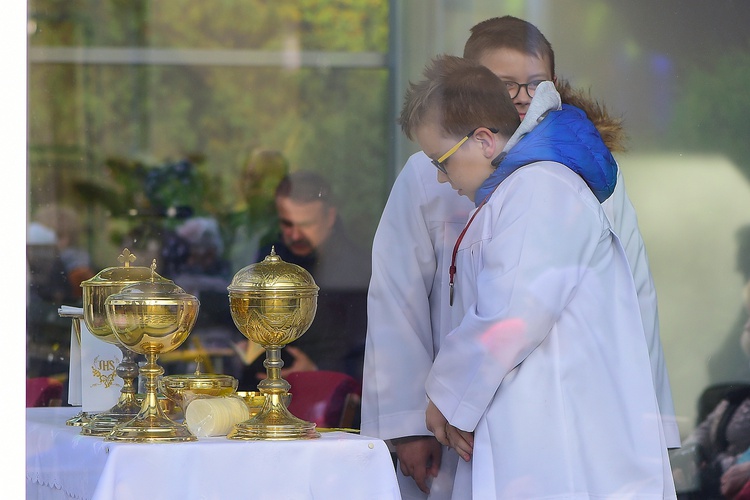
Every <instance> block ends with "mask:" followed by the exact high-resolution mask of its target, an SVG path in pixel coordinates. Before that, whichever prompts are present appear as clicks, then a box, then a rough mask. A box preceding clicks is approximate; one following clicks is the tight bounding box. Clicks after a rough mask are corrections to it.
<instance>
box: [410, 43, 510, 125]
mask: <svg viewBox="0 0 750 500" xmlns="http://www.w3.org/2000/svg"><path fill="white" fill-rule="evenodd" d="M423 76H424V79H423V80H421V81H419V82H417V83H410V84H409V88H408V89H407V90H406V94H405V97H404V105H403V107H402V108H401V115H400V117H399V120H398V121H399V124H400V125H401V129H402V130H403V132H404V134H406V136H407V137H408V138H409V139H413V137H414V134H415V131H416V129H417V128H418V127H420V126H422V125H423V124H425V123H426V122H428V121H432V120H435V121H437V122H438V124H439V125H440V127H441V128H442V129H443V131H444V132H445V133H446V134H448V135H450V136H456V137H459V136H462V135H465V134H467V133H469V132H470V131H472V130H474V129H476V128H477V127H488V128H494V129H497V130H498V131H499V133H500V135H502V136H504V137H510V136H511V135H513V132H515V130H516V129H517V128H518V125H519V124H520V119H519V117H518V111H516V109H515V106H514V105H513V101H511V99H510V96H509V95H508V91H507V89H506V88H505V84H504V83H503V82H502V81H501V80H500V79H499V78H498V77H497V76H495V74H494V73H492V71H490V70H489V69H487V68H485V67H484V66H482V65H481V64H478V63H476V62H474V61H470V60H468V59H464V58H462V57H456V56H448V55H442V56H438V57H436V58H435V59H433V60H432V61H431V62H430V63H429V64H428V65H427V66H426V67H425V70H424V72H423Z"/></svg>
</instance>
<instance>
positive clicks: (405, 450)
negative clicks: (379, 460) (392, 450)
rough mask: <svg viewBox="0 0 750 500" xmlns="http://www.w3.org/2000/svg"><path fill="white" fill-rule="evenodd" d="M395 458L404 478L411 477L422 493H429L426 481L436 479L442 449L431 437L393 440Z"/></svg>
mask: <svg viewBox="0 0 750 500" xmlns="http://www.w3.org/2000/svg"><path fill="white" fill-rule="evenodd" d="M393 444H394V446H395V447H396V456H397V457H398V462H399V466H400V467H401V472H402V473H403V474H404V476H408V477H411V478H412V479H414V482H415V483H417V486H418V487H419V489H420V490H422V491H423V492H424V493H427V494H429V493H430V487H429V485H428V484H427V481H428V480H429V479H430V478H434V477H437V475H438V470H440V461H441V459H442V455H443V448H442V447H441V446H440V443H438V442H437V440H436V439H435V438H433V437H432V436H412V437H407V438H400V439H394V440H393Z"/></svg>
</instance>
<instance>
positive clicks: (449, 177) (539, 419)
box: [375, 56, 675, 499]
mask: <svg viewBox="0 0 750 500" xmlns="http://www.w3.org/2000/svg"><path fill="white" fill-rule="evenodd" d="M503 90H504V83H503V82H502V81H500V80H499V79H498V78H497V77H496V76H495V75H494V74H493V73H492V72H491V71H490V70H488V69H487V68H486V67H484V66H481V65H479V64H476V63H473V62H470V61H468V60H465V59H461V58H456V57H450V56H443V57H441V58H438V59H436V60H435V61H433V63H432V64H431V65H430V66H429V67H428V68H427V70H426V71H425V80H423V81H422V82H419V83H417V84H412V85H411V86H410V88H409V90H408V91H407V95H406V98H405V104H404V107H403V110H402V113H401V118H400V122H401V125H402V128H403V130H404V132H405V133H406V135H407V136H408V137H410V138H412V137H415V138H416V140H417V142H419V144H420V146H421V148H422V150H423V151H424V152H425V154H426V155H427V156H428V157H430V158H431V159H432V160H433V164H434V165H435V166H436V167H437V168H438V170H439V174H438V180H439V181H441V182H448V183H450V185H451V187H452V188H453V189H455V190H457V191H458V193H459V194H462V195H464V196H466V197H467V198H469V199H470V200H472V201H473V202H474V204H475V207H476V208H475V209H474V210H473V212H472V214H471V217H470V218H469V221H468V222H467V224H466V226H465V229H464V231H463V232H462V233H461V236H460V237H459V240H458V241H457V242H456V247H455V251H454V252H453V253H452V261H451V273H450V274H451V281H452V283H453V290H454V294H455V295H454V298H453V300H454V302H455V303H456V306H457V307H458V308H459V309H460V310H462V311H464V316H463V319H462V320H461V321H460V323H459V325H458V326H457V327H456V328H454V329H453V330H452V331H451V332H450V333H449V334H448V335H446V336H445V337H444V338H443V339H441V343H440V350H439V352H438V353H437V355H436V357H435V360H434V362H433V364H432V367H431V368H430V370H429V374H428V376H427V381H426V392H427V396H428V398H429V403H428V406H427V411H426V426H427V428H428V429H429V430H430V431H431V432H433V433H434V435H435V437H436V438H437V439H438V441H440V442H441V443H442V444H443V445H447V446H450V447H451V448H453V449H455V450H456V451H457V452H458V454H459V456H460V457H461V458H462V459H463V460H461V461H459V465H458V469H457V470H456V476H455V480H454V482H453V485H452V487H451V488H450V489H451V493H452V498H454V499H461V498H481V499H485V498H523V499H532V498H552V497H554V498H599V497H601V498H605V497H606V498H610V497H629V498H654V499H657V498H665V497H666V498H671V497H675V493H674V486H673V483H672V479H671V472H670V467H669V459H668V456H667V445H666V442H665V435H664V429H663V426H662V421H661V418H660V411H659V404H658V401H657V397H656V393H655V389H654V383H653V378H652V373H651V363H650V360H649V347H648V344H647V341H646V336H645V334H644V331H643V324H642V322H641V317H640V314H639V304H638V298H637V293H636V289H635V284H634V281H633V277H632V275H631V273H630V268H629V266H628V263H627V258H626V256H625V252H624V250H623V248H622V245H621V244H620V242H619V240H618V239H617V237H616V236H615V235H614V233H613V232H612V229H611V227H610V224H609V222H608V219H607V217H606V215H605V213H604V210H603V209H602V207H601V202H602V201H604V200H606V199H607V198H608V197H609V196H610V195H611V194H612V191H613V190H614V186H615V181H616V177H617V166H616V163H615V161H614V159H613V158H612V156H611V154H610V152H609V150H608V149H607V148H606V147H605V146H604V144H603V143H602V142H601V138H600V137H599V135H598V133H597V132H596V129H595V128H594V127H593V125H592V124H591V122H589V121H587V120H582V119H581V115H582V114H583V112H582V111H580V110H579V109H577V108H575V107H571V106H560V101H559V95H558V94H557V92H556V91H555V89H554V86H553V84H552V83H551V82H546V83H542V84H539V85H538V88H537V95H536V96H535V100H534V102H532V106H531V108H530V109H529V111H528V113H527V114H526V117H525V119H524V122H523V123H522V124H521V127H520V128H519V127H518V125H519V117H518V114H517V113H516V111H515V109H514V107H513V104H512V102H511V100H510V97H509V96H508V94H507V92H503ZM516 129H518V130H516ZM375 369H376V370H377V365H376V366H375Z"/></svg>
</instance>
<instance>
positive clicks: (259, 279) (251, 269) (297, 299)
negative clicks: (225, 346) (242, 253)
mask: <svg viewBox="0 0 750 500" xmlns="http://www.w3.org/2000/svg"><path fill="white" fill-rule="evenodd" d="M227 289H228V290H229V305H230V310H231V314H232V319H233V320H234V324H235V325H236V326H237V328H238V329H239V330H240V332H242V334H243V335H244V336H245V337H247V338H248V339H250V340H251V341H253V342H256V343H258V344H260V345H261V346H263V348H265V350H266V360H265V361H264V362H263V366H265V367H266V373H267V375H268V376H267V377H266V378H265V379H264V380H262V381H261V382H260V383H259V384H258V389H259V391H260V392H261V394H263V395H264V396H265V401H264V404H263V409H262V410H261V411H260V412H259V413H258V414H257V415H255V416H254V417H251V418H250V419H248V420H246V421H244V422H241V423H239V424H237V425H236V426H235V427H234V429H233V430H232V431H231V432H230V433H229V434H228V435H227V437H228V438H229V439H245V440H261V439H310V438H316V437H320V434H318V432H317V431H316V430H315V424H314V423H311V422H306V421H304V420H301V419H299V418H297V417H295V416H294V415H292V414H291V413H289V410H288V409H287V407H286V404H285V401H286V400H288V398H289V389H290V388H291V386H290V384H289V382H287V381H286V380H284V379H283V378H281V368H282V367H283V366H284V362H283V361H282V359H281V349H282V348H283V347H284V346H285V345H287V344H288V343H290V342H292V341H294V340H297V339H298V338H299V337H301V336H302V335H303V334H304V333H305V331H307V329H308V328H309V327H310V325H311V324H312V322H313V319H314V318H315V311H316V309H317V304H318V286H317V285H316V284H315V281H314V280H313V277H312V276H311V275H310V273H308V272H307V271H305V270H304V269H303V268H301V267H300V266H297V265H294V264H290V263H287V262H284V261H283V260H281V258H280V257H279V256H278V255H276V253H275V251H274V250H273V249H271V254H270V255H268V256H267V257H266V258H265V259H264V260H263V261H262V262H259V263H257V264H251V265H249V266H247V267H245V268H243V269H241V270H240V271H238V272H237V274H235V276H234V278H233V279H232V283H231V284H230V285H229V287H228V288H227Z"/></svg>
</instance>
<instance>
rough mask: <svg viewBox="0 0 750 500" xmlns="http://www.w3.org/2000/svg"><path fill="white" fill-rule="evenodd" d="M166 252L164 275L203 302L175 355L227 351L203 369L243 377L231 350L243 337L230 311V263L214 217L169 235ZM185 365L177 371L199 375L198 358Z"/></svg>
mask: <svg viewBox="0 0 750 500" xmlns="http://www.w3.org/2000/svg"><path fill="white" fill-rule="evenodd" d="M161 254H162V258H161V261H162V262H164V269H165V271H164V273H165V274H164V276H165V277H167V278H169V279H171V280H172V281H174V282H175V283H176V284H177V285H178V286H180V287H181V288H182V289H183V290H185V292H187V293H189V294H191V295H194V296H195V297H197V298H198V300H199V301H200V304H201V306H200V313H199V314H198V319H197V320H196V324H195V326H194V327H193V331H192V333H191V336H190V338H189V339H188V341H187V342H185V344H184V345H183V346H182V347H181V348H180V349H178V351H176V352H177V353H178V354H179V352H180V351H183V352H186V351H189V350H193V349H195V348H196V347H198V348H199V349H204V350H206V351H207V353H208V354H212V353H213V354H216V353H220V352H223V351H226V352H228V353H229V355H228V356H227V355H219V354H217V355H216V356H215V357H214V358H213V359H211V360H204V363H203V366H202V369H203V370H206V369H207V368H209V367H210V369H211V370H212V371H214V372H217V373H225V374H228V375H232V376H238V375H239V371H240V369H241V366H242V364H241V362H240V360H239V358H237V357H236V356H235V355H234V350H233V348H232V346H233V345H234V343H235V342H237V341H240V340H241V339H242V338H243V337H242V334H240V333H239V331H238V330H237V329H236V328H235V326H234V322H233V321H232V316H231V314H230V312H229V300H228V295H227V293H228V292H227V286H229V283H230V282H231V278H232V275H231V273H230V268H229V262H228V261H227V260H226V259H225V258H224V257H223V255H224V241H223V239H222V236H221V231H220V229H219V224H218V222H217V221H216V219H214V218H212V217H192V218H189V219H187V220H185V221H184V222H182V223H181V224H180V225H179V226H177V228H176V229H175V230H174V231H173V232H169V235H168V236H166V237H165V240H164V246H163V248H162V250H161ZM196 341H197V343H196ZM168 357H169V355H167V356H166V358H165V359H167V358H168ZM173 357H177V354H175V355H174V356H173ZM185 361H186V362H187V363H186V364H183V365H182V366H175V367H173V368H172V371H174V370H179V371H180V372H181V373H189V372H193V371H195V368H196V366H195V359H186V360H185ZM225 361H227V362H228V364H225V363H224V362H225ZM217 362H218V363H217Z"/></svg>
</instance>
